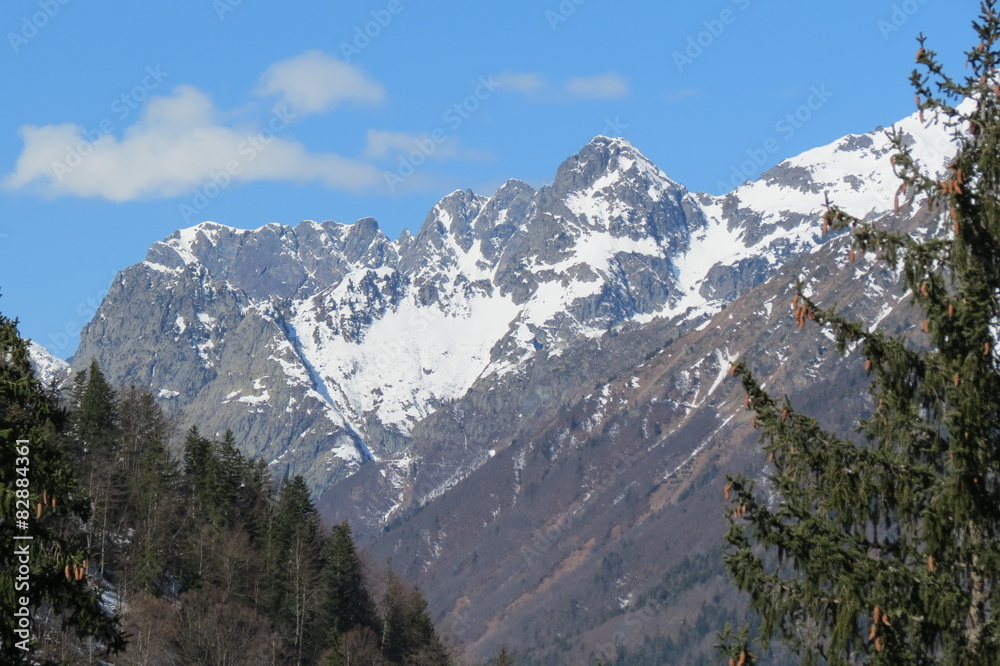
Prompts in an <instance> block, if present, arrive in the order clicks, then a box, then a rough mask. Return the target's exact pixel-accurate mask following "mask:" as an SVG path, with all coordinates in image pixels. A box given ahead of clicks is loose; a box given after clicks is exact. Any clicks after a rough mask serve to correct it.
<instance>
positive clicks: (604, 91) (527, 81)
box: [496, 72, 629, 102]
mask: <svg viewBox="0 0 1000 666" xmlns="http://www.w3.org/2000/svg"><path fill="white" fill-rule="evenodd" d="M496 80H497V81H498V82H499V83H500V89H501V90H503V91H504V92H508V93H520V94H522V95H526V96H528V97H535V98H536V99H543V100H548V101H553V102H558V101H564V102H565V101H576V100H593V99H615V98H619V97H626V96H627V95H628V93H629V84H628V79H627V78H625V77H624V76H622V75H621V74H619V73H618V72H605V73H603V74H597V75H594V76H574V77H571V78H568V79H566V80H565V81H564V82H563V83H562V84H561V85H558V86H553V85H552V84H550V83H549V82H548V80H547V79H546V78H545V76H543V75H542V74H538V73H534V72H507V73H505V74H501V75H499V76H497V77H496Z"/></svg>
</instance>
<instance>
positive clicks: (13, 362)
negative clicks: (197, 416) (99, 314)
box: [0, 315, 452, 666]
mask: <svg viewBox="0 0 1000 666" xmlns="http://www.w3.org/2000/svg"><path fill="white" fill-rule="evenodd" d="M175 429H176V426H175V422H174V420H173V419H170V418H168V417H167V416H166V415H165V414H164V412H163V410H162V409H161V407H160V406H159V405H158V404H157V403H156V401H155V399H154V397H153V396H152V395H151V394H150V393H149V392H148V391H145V390H141V389H138V388H136V387H134V386H133V387H129V388H127V389H125V390H124V391H121V392H119V391H116V390H115V389H114V388H113V387H112V386H111V385H110V384H109V382H108V380H107V378H106V377H105V375H104V373H103V372H102V371H101V369H100V367H99V366H98V364H97V363H96V361H95V362H92V363H91V364H90V366H89V367H88V368H87V369H86V370H84V371H81V372H79V373H77V374H76V376H75V377H74V379H73V382H72V387H71V388H70V389H69V390H68V391H59V390H58V389H57V388H56V387H43V386H42V385H41V384H40V383H39V381H38V379H37V378H36V377H35V376H34V374H33V372H32V369H31V367H30V361H29V358H28V354H27V347H26V343H25V341H24V340H23V339H21V338H20V336H19V334H18V332H17V322H16V321H12V320H9V319H7V318H4V317H3V316H2V315H0V434H2V435H3V446H4V447H5V454H4V461H5V465H4V466H3V467H4V468H3V470H2V471H0V509H2V510H3V520H2V521H0V537H8V538H9V539H6V540H5V542H4V543H12V541H11V540H10V539H12V538H13V536H14V534H15V533H17V529H18V527H17V523H16V522H14V521H12V520H10V519H9V518H8V516H13V515H15V513H14V512H15V502H16V499H17V478H16V472H15V471H14V467H13V465H12V464H6V463H7V461H8V460H10V461H12V462H13V460H14V457H15V456H14V454H15V453H16V451H15V450H14V447H15V442H16V440H18V439H21V440H30V441H31V447H32V449H31V453H32V455H31V463H32V465H33V468H32V470H31V471H32V472H33V473H34V477H33V479H32V484H31V486H30V488H29V489H28V490H27V494H28V495H30V498H29V500H28V503H29V505H30V506H31V507H32V510H31V512H30V517H29V518H30V519H29V520H28V521H27V524H28V529H29V531H30V533H31V534H32V535H33V536H34V539H33V540H32V541H31V543H32V546H31V547H32V551H31V553H32V561H31V567H32V571H31V578H32V580H31V583H32V585H33V588H32V596H31V628H32V629H31V633H32V639H31V641H30V642H29V643H28V644H24V643H22V644H21V645H20V646H19V645H17V643H18V636H17V634H16V633H15V629H17V619H16V618H10V617H7V616H6V615H7V614H5V616H4V617H3V618H2V619H0V623H2V628H3V634H2V636H0V657H2V659H3V661H4V663H10V664H18V663H22V664H27V663H49V664H56V663H81V664H83V663H86V664H90V663H93V664H96V663H110V664H116V665H118V664H120V665H122V666H128V665H131V664H153V665H156V664H164V665H168V664H219V665H230V664H232V665H236V664H255V665H256V664H295V665H311V664H317V665H321V666H354V665H361V664H370V665H373V666H382V665H385V666H389V665H395V664H406V665H414V666H419V665H425V664H426V665H428V666H429V665H432V664H433V665H435V666H440V665H447V664H451V663H452V657H451V655H450V651H449V649H448V648H447V647H446V645H445V643H444V641H443V640H442V638H441V636H439V634H438V632H437V631H436V630H435V628H434V625H433V622H432V620H431V617H430V614H429V612H428V610H427V603H426V601H425V599H424V596H423V594H422V593H421V591H420V590H419V589H418V588H416V587H414V586H411V585H408V584H407V583H406V582H404V581H403V580H401V579H400V578H399V577H398V576H397V575H396V574H395V573H394V572H393V571H392V570H391V567H388V566H386V567H385V568H384V569H383V570H378V571H376V570H374V569H375V568H374V567H371V566H366V563H365V562H364V561H363V559H362V557H361V556H360V555H359V553H358V550H357V547H356V544H355V541H354V538H353V535H352V533H351V528H350V526H349V525H348V524H347V523H343V524H340V525H337V526H335V527H334V528H333V529H332V530H326V529H325V528H324V527H323V525H322V523H321V521H320V517H319V514H318V512H317V510H316V507H315V505H314V504H313V501H312V498H311V496H310V493H309V490H308V488H307V486H306V484H305V482H304V480H303V479H302V477H300V476H295V477H293V478H287V479H282V480H280V481H278V482H276V481H275V479H274V478H273V477H272V474H271V472H270V470H269V469H268V467H267V465H266V464H265V462H264V461H262V460H255V459H251V458H249V457H247V456H245V455H244V454H243V453H242V452H241V451H240V448H239V446H238V442H237V441H236V439H235V437H234V436H233V433H232V432H228V431H227V432H226V433H225V434H223V435H222V436H221V437H217V438H214V437H207V436H205V435H204V434H202V433H201V432H200V431H199V430H198V428H197V427H195V426H192V427H191V428H190V429H189V430H188V431H187V432H186V433H185V434H184V436H183V442H182V444H181V445H180V446H176V447H175V448H176V452H175V451H173V450H172V448H171V442H172V441H173V439H175V438H174V437H173V436H172V435H173V433H174V431H175ZM8 448H9V449H10V451H9V453H10V454H11V455H10V456H8V455H7V453H8V451H7V449H8ZM22 494H23V493H22ZM5 550H9V549H5ZM11 558H12V555H11V554H10V553H4V554H3V555H2V556H0V559H2V560H3V561H2V562H0V564H2V565H3V571H2V572H0V599H2V600H3V605H4V608H14V607H15V601H16V598H17V595H18V594H20V593H19V592H17V591H16V590H15V585H16V583H17V581H16V579H15V576H14V575H13V573H12V572H15V571H16V562H15V561H14V560H13V559H11ZM8 565H9V566H8ZM8 602H9V603H8ZM25 646H27V647H29V649H28V650H27V651H26V650H24V649H22V648H23V647H25Z"/></svg>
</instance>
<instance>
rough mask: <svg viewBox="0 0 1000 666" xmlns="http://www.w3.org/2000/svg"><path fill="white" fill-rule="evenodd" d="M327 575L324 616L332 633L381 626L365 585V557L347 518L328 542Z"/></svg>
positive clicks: (325, 551) (324, 570) (326, 548)
mask: <svg viewBox="0 0 1000 666" xmlns="http://www.w3.org/2000/svg"><path fill="white" fill-rule="evenodd" d="M323 575H324V584H325V588H326V589H325V590H324V593H325V595H326V601H325V604H324V609H323V619H324V621H325V623H326V626H327V627H328V628H329V631H330V632H331V634H332V635H333V636H334V637H335V636H336V635H339V634H343V633H346V632H348V631H350V630H351V629H354V628H355V627H368V628H369V629H371V630H373V631H376V630H378V628H379V622H378V614H377V611H376V610H375V602H374V601H372V598H371V595H370V594H369V593H368V588H367V587H366V586H365V579H364V575H363V573H362V571H361V560H360V559H359V558H358V553H357V549H356V547H355V545H354V537H353V536H352V535H351V526H350V525H349V524H348V523H347V522H346V521H345V522H343V523H341V524H340V525H337V526H336V527H334V528H333V533H332V534H331V535H330V538H329V539H328V540H327V542H326V547H325V549H324V568H323Z"/></svg>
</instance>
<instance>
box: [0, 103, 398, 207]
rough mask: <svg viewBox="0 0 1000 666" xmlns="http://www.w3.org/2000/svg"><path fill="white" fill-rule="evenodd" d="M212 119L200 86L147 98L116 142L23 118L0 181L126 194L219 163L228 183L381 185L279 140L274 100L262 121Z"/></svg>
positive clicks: (169, 184) (189, 181)
mask: <svg viewBox="0 0 1000 666" xmlns="http://www.w3.org/2000/svg"><path fill="white" fill-rule="evenodd" d="M218 116H219V114H218V112H217V110H216V109H215V107H214V105H213V104H212V102H211V100H209V99H208V97H207V96H206V95H205V94H204V93H202V92H200V91H198V90H197V89H195V88H193V87H191V86H178V87H177V88H175V89H174V91H173V93H172V95H171V96H170V97H160V98H152V99H151V101H150V102H149V104H148V105H147V106H146V108H145V109H144V111H143V115H142V117H141V118H140V119H139V120H138V121H137V122H136V123H135V124H134V125H132V126H130V127H127V128H126V129H125V131H124V133H123V135H122V137H121V138H120V139H119V138H117V137H115V136H113V135H111V134H103V135H100V136H99V137H98V136H94V135H90V136H88V135H87V134H86V133H85V131H84V129H83V128H81V127H80V126H79V125H75V124H72V123H64V124H59V125H45V126H42V127H35V126H31V125H25V126H23V127H22V128H21V130H20V134H21V137H22V138H23V139H24V149H23V151H22V152H21V155H20V156H19V157H18V160H17V164H16V167H15V170H14V172H13V173H10V174H8V175H7V176H6V177H5V178H4V179H3V185H4V186H5V187H7V188H10V189H19V188H27V187H36V188H37V189H38V190H39V191H41V192H42V193H44V194H48V195H54V196H58V195H75V196H82V197H102V198H104V199H108V200H111V201H130V200H134V199H139V198H157V197H172V196H177V195H179V194H184V193H187V192H189V191H190V190H191V189H192V188H195V187H198V186H200V185H203V184H204V183H205V182H206V181H208V179H209V178H210V177H211V174H212V173H217V174H218V173H222V172H224V171H226V170H227V165H228V168H229V172H228V173H227V175H228V177H229V178H230V179H231V180H232V181H235V182H239V181H260V180H280V181H296V182H319V183H322V184H324V185H326V186H327V187H331V188H337V189H344V190H351V191H357V190H363V189H366V188H369V187H373V186H377V185H379V184H380V183H381V172H379V170H378V169H376V168H375V167H374V166H372V165H370V164H365V163H361V162H356V161H354V160H350V159H347V158H344V157H341V156H339V155H335V154H332V153H323V154H313V153H310V152H309V151H307V150H306V148H305V147H304V146H303V145H302V144H300V143H298V142H296V141H294V140H292V139H290V138H285V137H282V136H281V132H283V131H284V129H285V128H286V127H287V125H288V124H289V123H290V122H291V121H293V120H294V118H295V116H294V113H293V112H290V111H287V110H282V109H281V107H280V106H279V107H276V111H275V112H274V114H273V115H272V116H271V117H270V118H269V119H267V121H266V122H265V123H264V124H263V125H262V126H260V127H257V126H254V127H239V128H237V127H233V126H229V125H225V124H222V123H220V122H219V120H218Z"/></svg>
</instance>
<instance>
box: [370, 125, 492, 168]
mask: <svg viewBox="0 0 1000 666" xmlns="http://www.w3.org/2000/svg"><path fill="white" fill-rule="evenodd" d="M366 139H367V140H366V143H365V157H367V158H369V159H375V160H378V159H387V158H390V157H395V156H396V155H406V154H408V153H412V152H414V151H419V152H420V153H422V154H424V155H425V156H426V157H427V158H428V159H433V160H440V161H443V160H463V161H470V162H482V161H487V160H490V159H492V158H493V155H492V154H491V153H488V152H484V151H479V150H473V149H471V148H465V147H463V146H461V145H460V144H459V143H458V140H457V139H456V138H454V137H451V136H448V135H447V134H445V133H444V132H442V131H439V132H438V133H431V132H421V133H418V132H393V131H389V130H374V129H371V130H368V134H367V136H366Z"/></svg>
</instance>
